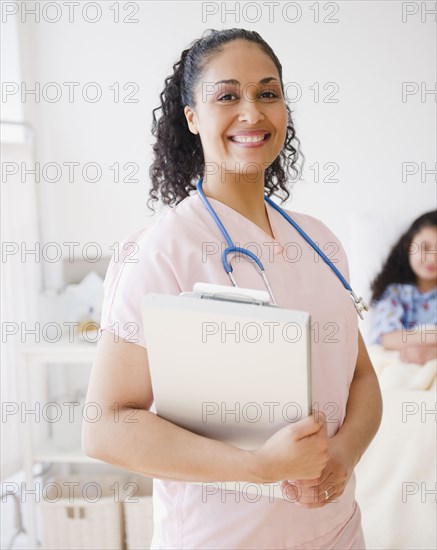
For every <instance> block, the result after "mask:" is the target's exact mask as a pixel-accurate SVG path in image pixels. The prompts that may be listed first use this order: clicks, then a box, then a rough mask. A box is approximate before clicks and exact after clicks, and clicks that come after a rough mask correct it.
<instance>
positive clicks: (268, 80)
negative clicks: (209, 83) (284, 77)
mask: <svg viewBox="0 0 437 550" xmlns="http://www.w3.org/2000/svg"><path fill="white" fill-rule="evenodd" d="M272 80H276V81H277V82H279V80H278V79H277V78H276V77H274V76H267V77H266V78H263V79H262V80H260V81H259V83H258V84H268V83H269V82H270V81H272ZM215 84H216V85H217V84H240V82H239V81H238V80H235V78H229V79H228V80H219V81H218V82H216V83H215Z"/></svg>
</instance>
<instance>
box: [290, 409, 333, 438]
mask: <svg viewBox="0 0 437 550" xmlns="http://www.w3.org/2000/svg"><path fill="white" fill-rule="evenodd" d="M325 419H326V416H325V413H323V412H321V411H316V413H313V414H311V415H310V416H307V417H305V418H303V419H302V420H299V422H296V423H295V424H294V425H293V429H294V434H295V437H296V439H297V440H299V439H303V438H304V437H308V436H309V435H314V434H317V433H318V432H319V431H320V430H321V429H322V428H323V426H324V424H325Z"/></svg>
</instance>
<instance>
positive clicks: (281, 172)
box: [147, 29, 304, 211]
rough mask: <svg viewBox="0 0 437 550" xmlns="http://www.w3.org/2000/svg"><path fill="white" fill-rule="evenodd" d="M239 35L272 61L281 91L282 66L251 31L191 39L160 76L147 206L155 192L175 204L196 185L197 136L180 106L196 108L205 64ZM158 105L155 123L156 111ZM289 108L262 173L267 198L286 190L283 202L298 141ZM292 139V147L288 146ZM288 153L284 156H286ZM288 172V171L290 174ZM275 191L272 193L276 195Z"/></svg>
mask: <svg viewBox="0 0 437 550" xmlns="http://www.w3.org/2000/svg"><path fill="white" fill-rule="evenodd" d="M237 39H243V40H247V41H249V42H253V43H255V44H258V45H259V47H260V48H261V49H262V50H263V51H264V52H265V53H266V54H267V55H268V56H269V57H270V58H271V59H272V61H273V62H274V64H275V66H276V68H277V70H278V73H279V77H280V83H281V89H282V93H283V95H284V97H285V94H284V87H283V82H282V65H281V63H280V62H279V60H278V58H277V57H276V55H275V53H274V52H273V50H272V49H271V47H270V46H269V45H268V44H267V43H266V42H265V41H264V40H263V39H262V38H261V36H260V35H259V34H258V33H257V32H255V31H248V30H245V29H225V30H221V31H217V30H214V29H208V30H207V31H205V33H203V35H202V37H201V38H199V39H198V40H195V41H194V42H192V43H191V46H190V47H189V48H188V49H186V50H184V51H183V52H182V54H181V59H180V60H179V61H178V62H177V63H175V64H174V65H173V75H171V76H169V77H168V78H166V79H165V88H164V90H163V92H161V94H160V96H159V97H160V99H161V106H160V107H157V108H156V109H153V123H152V134H153V135H154V136H155V137H156V143H155V145H154V146H153V152H154V161H153V163H152V165H151V166H150V169H149V175H150V178H151V182H152V187H151V189H150V191H149V195H150V197H149V199H148V201H147V206H148V207H149V209H151V210H153V211H154V209H153V208H151V207H150V205H149V203H150V202H151V201H158V200H159V195H161V200H162V202H163V204H166V205H169V206H171V205H172V204H174V203H175V204H178V203H179V202H180V201H181V200H183V199H184V198H185V197H187V196H188V195H189V194H190V191H192V190H194V189H196V183H197V180H198V179H199V178H200V177H202V176H203V175H204V174H203V172H204V168H205V166H204V157H203V151H202V146H201V141H200V136H199V135H198V134H193V133H192V132H191V131H190V130H189V128H188V124H187V120H186V118H185V114H184V107H185V106H187V105H188V106H190V107H193V108H194V107H195V99H194V89H195V87H196V85H197V84H198V82H199V79H200V78H201V76H202V73H203V71H204V70H205V69H206V66H207V64H208V62H209V61H210V60H211V58H213V57H214V56H215V55H217V54H218V53H220V52H221V51H222V46H223V45H224V44H226V43H228V42H231V41H233V40H237ZM159 109H162V115H161V117H160V119H159V121H157V119H156V117H155V111H158V110H159ZM286 109H287V112H288V123H287V136H286V139H285V142H284V146H283V149H282V151H281V153H280V154H279V155H278V156H277V157H276V159H275V160H274V161H273V163H272V164H271V165H270V166H268V167H267V169H266V171H265V182H264V185H265V191H266V194H267V195H268V196H270V195H272V194H275V192H277V191H280V192H282V193H284V194H285V196H284V197H283V198H282V197H280V198H282V202H284V201H285V200H286V199H287V198H288V197H289V196H290V193H289V192H288V190H287V187H286V182H287V180H288V179H289V176H290V175H292V176H298V175H299V170H298V169H297V168H296V166H295V165H296V162H297V160H298V158H299V154H300V155H301V156H302V159H304V155H303V154H302V153H299V152H298V149H299V145H300V142H299V140H298V139H297V138H296V137H295V130H294V125H293V121H292V119H291V111H290V109H289V107H288V105H287V104H286ZM293 141H294V142H295V144H296V146H297V149H296V148H295V147H294V146H293V144H292V142H293ZM287 153H288V154H287ZM288 170H290V171H291V172H290V173H289V172H288ZM276 194H277V193H276Z"/></svg>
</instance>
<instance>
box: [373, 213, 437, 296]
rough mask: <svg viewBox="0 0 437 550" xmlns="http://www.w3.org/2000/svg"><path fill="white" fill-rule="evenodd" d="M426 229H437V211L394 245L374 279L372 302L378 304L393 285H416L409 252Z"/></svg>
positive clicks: (415, 222)
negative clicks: (420, 233)
mask: <svg viewBox="0 0 437 550" xmlns="http://www.w3.org/2000/svg"><path fill="white" fill-rule="evenodd" d="M424 227H437V210H431V212H427V213H426V214H422V215H421V216H419V217H418V218H417V219H416V220H415V221H414V222H413V223H412V224H411V226H410V227H409V229H407V231H406V232H405V233H404V234H403V235H401V237H400V238H399V240H398V241H397V242H396V243H395V244H394V245H393V247H392V249H391V251H390V253H389V255H388V257H387V260H386V261H385V263H384V265H383V267H382V269H381V272H380V273H379V274H378V275H377V276H376V277H375V278H374V280H373V281H372V282H371V284H370V288H371V290H372V296H371V302H372V303H375V302H377V301H378V300H379V299H380V297H381V296H382V294H383V293H384V290H385V289H386V288H387V287H388V286H389V285H390V284H393V283H401V284H405V283H411V284H416V279H417V277H416V274H415V273H414V271H413V270H412V269H411V266H410V263H409V261H408V255H409V250H410V247H411V244H412V242H413V239H414V237H415V236H416V235H417V233H419V232H420V231H421V230H422V229H423V228H424Z"/></svg>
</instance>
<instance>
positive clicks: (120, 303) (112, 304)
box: [100, 228, 181, 348]
mask: <svg viewBox="0 0 437 550" xmlns="http://www.w3.org/2000/svg"><path fill="white" fill-rule="evenodd" d="M103 291H104V296H103V304H102V315H101V320H100V330H104V329H106V330H109V331H111V332H112V333H113V334H114V338H115V339H116V341H118V340H120V339H122V340H123V341H125V342H131V343H133V344H137V345H139V346H141V347H144V348H146V347H147V344H146V339H145V335H144V326H143V320H142V311H141V307H142V303H143V298H144V296H145V295H146V294H147V293H149V292H154V293H158V294H175V295H177V294H179V293H180V292H181V289H180V287H179V284H178V282H177V279H176V276H175V273H174V271H173V269H172V266H171V264H170V261H169V259H168V258H167V257H166V255H165V253H164V252H162V251H160V250H158V249H157V247H156V245H155V244H154V243H153V238H152V239H151V238H150V235H149V232H148V230H147V228H146V229H145V230H142V231H139V232H137V233H135V234H134V235H132V236H130V237H128V238H126V239H124V240H123V242H122V243H120V245H119V246H118V247H117V250H116V251H114V253H113V255H112V257H111V260H110V263H109V266H108V269H107V272H106V276H105V280H104V283H103Z"/></svg>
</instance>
